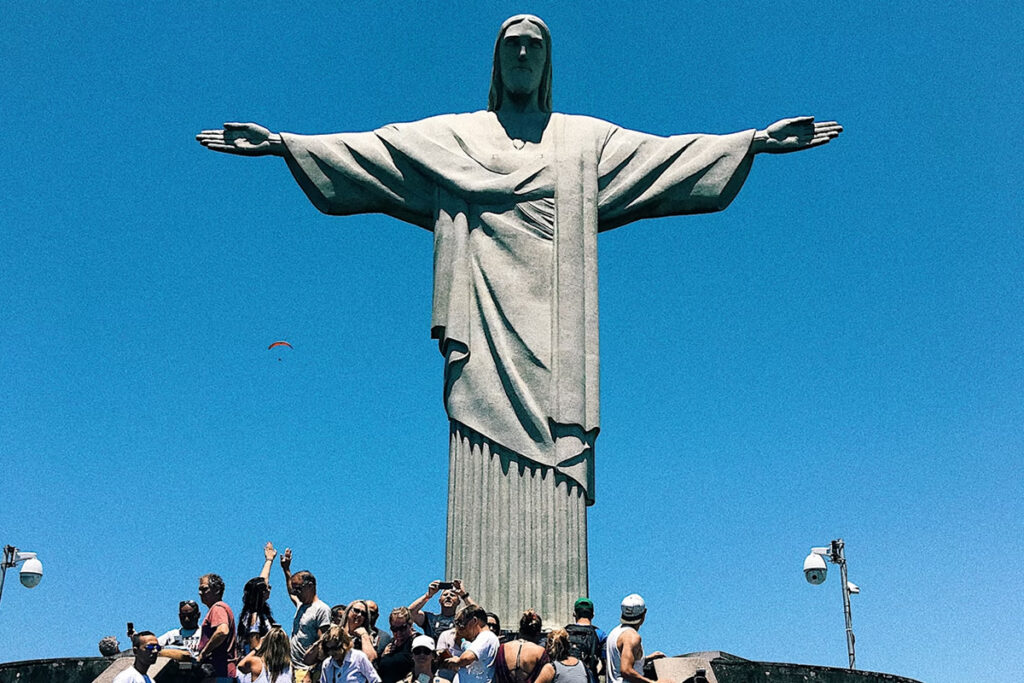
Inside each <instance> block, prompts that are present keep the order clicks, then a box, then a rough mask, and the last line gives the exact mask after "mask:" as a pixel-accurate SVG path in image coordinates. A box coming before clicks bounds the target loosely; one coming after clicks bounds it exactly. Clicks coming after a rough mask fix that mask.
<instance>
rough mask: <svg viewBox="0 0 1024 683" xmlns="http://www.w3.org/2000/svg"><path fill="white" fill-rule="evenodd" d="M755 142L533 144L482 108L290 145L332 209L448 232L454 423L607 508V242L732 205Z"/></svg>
mask: <svg viewBox="0 0 1024 683" xmlns="http://www.w3.org/2000/svg"><path fill="white" fill-rule="evenodd" d="M753 132H754V131H752V130H751V131H745V132H740V133H734V134H731V135H723V136H716V135H679V136H672V137H659V136H654V135H648V134H644V133H639V132H635V131H631V130H626V129H623V128H620V127H618V126H615V125H613V124H611V123H608V122H606V121H601V120H599V119H594V118H590V117H584V116H570V115H564V114H552V115H551V118H550V120H549V122H548V125H547V126H546V128H545V130H544V133H543V136H542V138H541V140H540V141H539V142H538V143H536V144H534V143H529V144H525V145H521V147H522V148H519V147H520V146H517V145H515V144H513V142H512V141H511V140H510V139H509V138H508V136H507V134H506V133H505V131H504V129H503V128H502V127H501V125H500V123H499V122H498V119H497V117H496V115H495V114H494V113H493V112H486V111H481V112H474V113H470V114H452V115H444V116H437V117H432V118H428V119H425V120H422V121H416V122H413V123H402V124H394V125H389V126H385V127H383V128H380V129H378V130H376V131H373V132H367V133H341V134H335V135H313V136H304V135H294V134H291V133H282V138H283V140H284V142H285V145H286V146H287V148H288V152H289V154H288V156H287V157H286V158H287V161H288V165H289V168H290V169H291V171H292V173H293V175H294V176H295V178H296V180H297V181H298V183H299V185H300V186H301V187H302V189H303V190H304V191H305V193H306V195H307V196H308V197H309V199H310V201H312V203H313V204H314V205H315V206H316V207H317V208H318V209H319V210H320V211H322V212H324V213H327V214H332V215H348V214H358V213H369V212H373V213H384V214H387V215H390V216H393V217H395V218H398V219H401V220H403V221H407V222H409V223H412V224H414V225H418V226H420V227H422V228H425V229H427V230H432V231H433V233H434V293H433V314H432V330H431V333H432V335H433V336H434V337H435V338H436V339H438V340H439V344H440V349H441V352H442V354H443V355H444V358H445V389H444V400H445V408H446V410H447V412H448V416H449V418H450V419H451V420H452V422H453V425H455V426H458V425H464V426H466V427H468V428H469V430H471V432H475V436H474V438H478V437H479V436H482V437H484V438H485V439H486V440H489V441H490V442H491V445H492V447H491V448H490V450H491V451H494V450H499V449H500V450H501V451H502V452H503V453H505V454H506V456H505V457H506V459H507V458H509V457H511V458H516V459H519V458H524V459H525V461H526V463H527V464H529V465H530V466H531V467H533V466H539V468H541V469H542V470H544V471H545V472H548V471H549V472H552V473H553V475H554V476H553V478H554V483H555V485H556V486H557V485H558V484H561V483H565V484H566V487H567V488H568V489H570V490H571V489H573V488H574V487H577V488H579V489H581V490H582V493H583V495H584V497H585V500H586V504H592V503H593V500H594V473H593V464H594V463H593V445H594V440H595V438H596V436H597V432H598V429H599V412H598V334H597V333H598V322H597V321H598V317H597V244H596V243H597V239H596V237H597V233H598V232H599V231H602V230H608V229H611V228H615V227H618V226H621V225H624V224H626V223H629V222H631V221H634V220H638V219H641V218H652V217H657V216H668V215H677V214H690V213H705V212H710V211H718V210H721V209H723V208H725V207H726V206H727V205H728V204H729V202H730V201H732V199H733V197H734V196H735V195H736V193H737V191H738V190H739V188H740V186H741V185H742V184H743V181H744V180H745V178H746V176H747V173H748V171H749V169H750V164H751V160H752V158H753V155H752V154H750V143H751V141H752V138H753ZM520 464H521V465H522V464H523V462H520ZM504 466H505V468H506V472H507V467H508V463H507V462H506V463H505V464H504ZM451 514H452V513H451V510H449V516H451ZM449 535H451V529H449ZM584 542H585V541H584ZM449 543H451V541H450V540H449ZM583 571H584V576H585V566H584V570H583ZM576 595H586V593H585V592H583V593H576ZM531 604H535V603H531Z"/></svg>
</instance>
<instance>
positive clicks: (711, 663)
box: [654, 651, 920, 683]
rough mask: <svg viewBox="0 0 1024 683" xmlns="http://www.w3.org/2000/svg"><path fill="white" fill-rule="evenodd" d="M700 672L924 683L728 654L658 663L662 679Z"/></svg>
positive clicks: (760, 680)
mask: <svg viewBox="0 0 1024 683" xmlns="http://www.w3.org/2000/svg"><path fill="white" fill-rule="evenodd" d="M697 669H704V670H705V671H706V675H707V679H708V683H920V681H916V680H914V679H912V678H904V677H903V676H894V675H892V674H886V673H879V672H875V671H859V670H851V669H840V668H836V667H830V666H812V665H809V664H785V663H781V662H754V661H751V660H749V659H743V658H742V657H737V656H735V655H731V654H729V653H727V652H717V651H715V652H694V653H691V654H687V655H682V656H680V657H666V658H665V659H659V660H655V662H654V670H655V672H656V674H657V677H658V678H668V679H671V680H673V681H675V682H676V683H690V682H691V681H692V680H693V676H694V674H695V673H696V672H697Z"/></svg>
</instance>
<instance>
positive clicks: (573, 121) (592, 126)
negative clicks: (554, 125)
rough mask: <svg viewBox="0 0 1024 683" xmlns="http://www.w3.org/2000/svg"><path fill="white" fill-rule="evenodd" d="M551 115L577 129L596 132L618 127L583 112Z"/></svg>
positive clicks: (604, 131)
mask: <svg viewBox="0 0 1024 683" xmlns="http://www.w3.org/2000/svg"><path fill="white" fill-rule="evenodd" d="M551 116H552V117H556V116H557V117H559V118H562V119H563V120H565V123H566V125H568V126H573V127H574V128H578V129H589V130H592V131H594V132H596V133H606V132H610V131H613V130H615V129H616V128H618V127H619V126H618V125H616V124H614V123H611V122H610V121H605V120H604V119H599V118H596V117H594V116H586V115H584V114H560V113H554V114H552V115H551Z"/></svg>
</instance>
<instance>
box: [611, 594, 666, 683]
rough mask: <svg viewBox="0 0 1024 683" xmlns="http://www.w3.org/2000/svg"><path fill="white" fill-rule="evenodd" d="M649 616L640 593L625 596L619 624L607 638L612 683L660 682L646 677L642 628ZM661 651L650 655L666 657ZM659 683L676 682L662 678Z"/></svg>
mask: <svg viewBox="0 0 1024 683" xmlns="http://www.w3.org/2000/svg"><path fill="white" fill-rule="evenodd" d="M646 616H647V604H646V603H644V599H643V598H641V597H640V596H639V595H637V594H636V593H632V594H630V595H627V596H626V597H625V598H623V599H622V616H621V617H619V625H618V626H616V627H615V628H613V629H612V631H611V633H609V634H608V640H607V641H606V642H605V675H606V677H607V682H608V683H623V682H625V683H656V682H655V681H652V680H651V679H650V678H644V676H643V671H644V661H645V658H644V644H643V640H642V639H641V638H640V633H639V631H638V629H639V628H640V625H641V624H643V623H644V618H645V617H646ZM664 656H665V655H664V654H662V653H661V652H655V653H653V654H651V656H650V657H648V659H656V658H658V657H664ZM657 683H673V682H672V681H668V680H665V679H658V681H657Z"/></svg>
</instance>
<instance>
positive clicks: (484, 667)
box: [455, 629, 501, 683]
mask: <svg viewBox="0 0 1024 683" xmlns="http://www.w3.org/2000/svg"><path fill="white" fill-rule="evenodd" d="M500 645H501V643H500V641H499V640H498V636H496V635H494V634H493V633H491V631H490V630H489V629H483V630H482V631H480V635H478V636H477V637H476V638H475V639H474V640H473V642H472V643H470V644H469V647H467V648H466V651H467V652H472V653H474V654H476V661H475V662H473V663H472V664H470V665H469V666H466V667H463V668H461V669H459V673H458V674H457V675H456V676H455V683H491V681H492V680H494V658H495V656H496V655H497V654H498V647H499V646H500Z"/></svg>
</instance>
